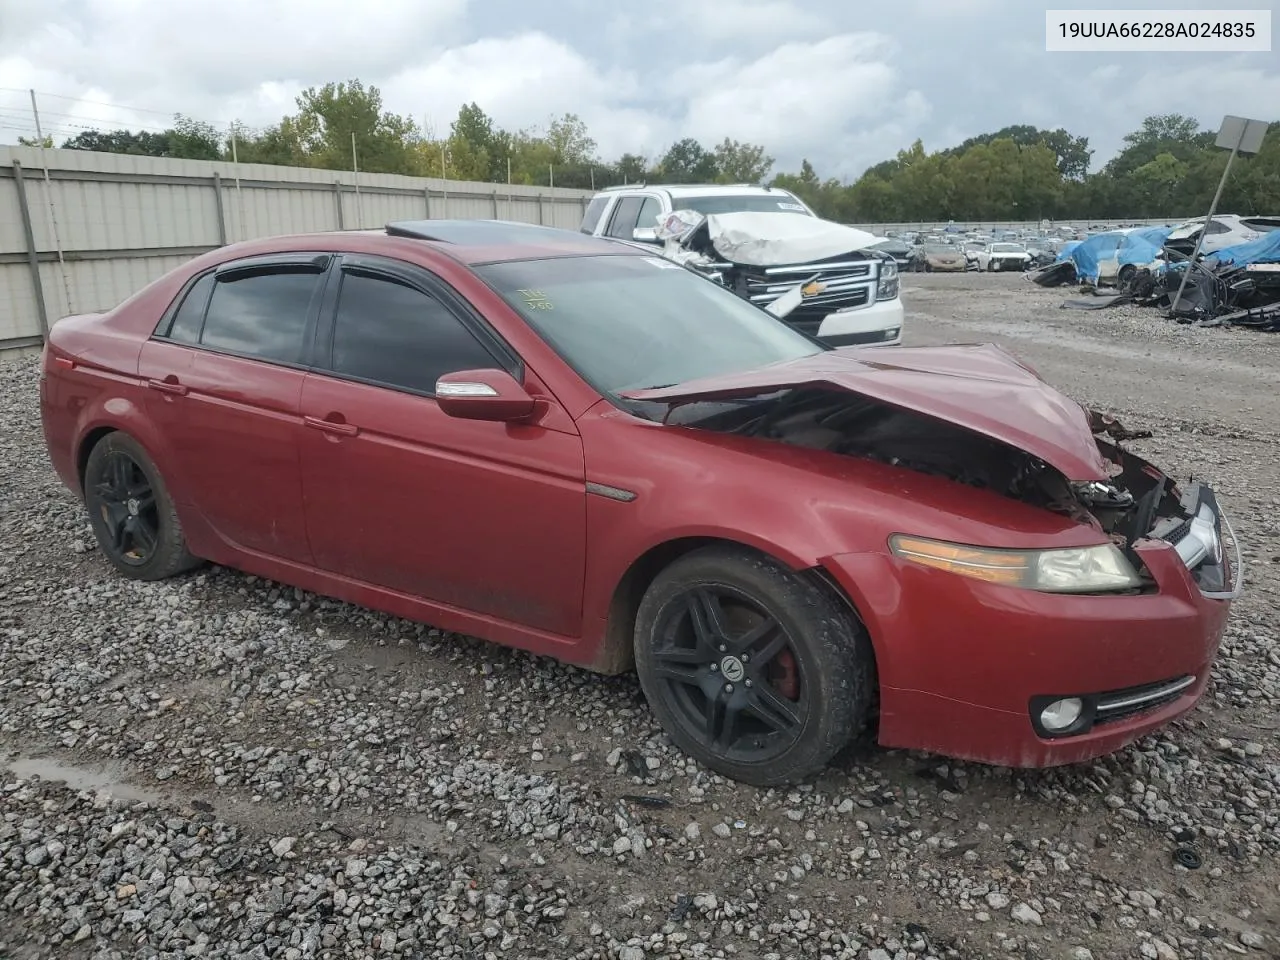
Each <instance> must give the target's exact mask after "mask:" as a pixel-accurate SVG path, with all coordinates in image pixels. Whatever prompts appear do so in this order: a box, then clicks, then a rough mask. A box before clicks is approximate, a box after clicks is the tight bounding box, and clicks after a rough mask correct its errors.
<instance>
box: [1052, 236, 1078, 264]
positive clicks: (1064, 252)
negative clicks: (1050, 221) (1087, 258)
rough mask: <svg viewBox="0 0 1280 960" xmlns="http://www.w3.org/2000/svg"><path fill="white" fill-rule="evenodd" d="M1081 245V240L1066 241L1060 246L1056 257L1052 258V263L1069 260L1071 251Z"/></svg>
mask: <svg viewBox="0 0 1280 960" xmlns="http://www.w3.org/2000/svg"><path fill="white" fill-rule="evenodd" d="M1082 243H1084V241H1083V240H1068V241H1067V242H1066V243H1064V244H1063V245H1062V249H1061V250H1059V251H1058V255H1057V256H1056V257H1055V258H1054V261H1053V262H1054V263H1061V262H1062V261H1063V260H1067V259H1070V257H1071V251H1072V250H1074V249H1075V248H1076V247H1078V246H1080V244H1082Z"/></svg>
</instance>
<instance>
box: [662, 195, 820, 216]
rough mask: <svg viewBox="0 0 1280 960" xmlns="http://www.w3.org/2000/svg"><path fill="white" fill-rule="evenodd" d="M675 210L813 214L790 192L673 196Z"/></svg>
mask: <svg viewBox="0 0 1280 960" xmlns="http://www.w3.org/2000/svg"><path fill="white" fill-rule="evenodd" d="M671 208H672V209H673V210H696V211H698V213H700V214H702V215H703V216H707V217H709V216H711V215H712V214H713V213H777V212H778V211H779V210H785V211H786V212H787V213H803V214H805V215H806V216H812V214H810V213H809V211H808V210H806V209H805V206H804V204H802V203H800V201H798V200H797V199H796V198H795V197H793V196H791V195H790V194H788V193H772V194H762V193H743V194H730V195H729V196H725V195H724V194H716V195H714V196H706V197H672V198H671Z"/></svg>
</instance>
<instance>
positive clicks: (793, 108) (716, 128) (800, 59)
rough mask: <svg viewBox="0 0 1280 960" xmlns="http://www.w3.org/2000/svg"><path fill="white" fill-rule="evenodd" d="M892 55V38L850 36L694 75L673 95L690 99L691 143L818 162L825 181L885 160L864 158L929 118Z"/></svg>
mask: <svg viewBox="0 0 1280 960" xmlns="http://www.w3.org/2000/svg"><path fill="white" fill-rule="evenodd" d="M894 55H895V46H894V44H893V42H892V41H891V40H889V39H888V38H887V37H882V36H879V35H877V34H869V33H865V34H864V33H852V34H844V35H841V36H834V37H827V38H825V39H823V40H819V41H817V42H815V43H805V42H793V43H788V44H784V45H783V46H781V47H779V48H777V49H776V50H774V51H773V52H771V53H768V54H766V55H764V56H762V57H760V58H758V59H756V60H752V61H747V62H739V61H735V60H731V59H730V60H723V61H720V62H718V63H714V64H700V65H696V66H692V67H689V68H687V69H686V70H683V71H680V72H677V73H676V74H674V75H673V76H672V78H671V83H670V85H669V87H668V89H669V90H670V91H671V92H672V93H675V92H676V91H678V90H681V89H684V90H686V91H687V92H688V96H689V105H688V108H687V111H686V114H685V118H684V121H683V124H682V129H683V132H684V134H685V135H686V136H693V137H697V138H699V139H701V140H703V141H706V142H711V141H718V140H720V139H721V138H723V137H733V138H735V139H738V140H746V141H749V142H752V143H763V144H767V145H768V146H769V148H770V150H771V151H773V152H774V155H775V156H777V157H778V159H779V160H782V161H784V162H785V165H791V166H794V165H795V164H796V163H798V160H799V158H800V157H802V156H809V157H815V158H816V157H821V158H822V159H823V160H824V161H825V164H824V165H825V166H826V168H827V171H828V172H830V173H836V172H839V173H845V174H850V173H853V172H860V171H861V169H862V168H864V167H866V166H868V165H870V164H871V163H873V162H875V160H876V159H879V158H878V157H873V156H870V155H868V154H867V153H866V152H865V151H866V150H868V149H869V148H875V147H880V146H881V144H880V143H879V141H880V139H881V137H883V136H885V135H887V134H889V133H891V132H893V131H897V130H900V129H902V128H903V126H904V125H905V124H904V121H907V122H908V123H911V124H914V123H917V122H919V121H920V120H921V119H923V118H924V117H925V116H927V114H928V112H929V108H928V103H927V101H926V100H925V99H924V97H923V95H921V94H920V93H918V92H917V93H913V94H912V95H910V96H908V95H907V91H906V90H905V89H903V85H902V81H901V78H900V77H899V75H898V71H897V70H896V69H895V68H894V66H893V64H892V60H893V57H894ZM893 149H896V146H895V147H894V148H893ZM833 154H834V155H833ZM833 167H834V168H835V169H833Z"/></svg>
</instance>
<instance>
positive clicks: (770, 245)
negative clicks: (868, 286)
mask: <svg viewBox="0 0 1280 960" xmlns="http://www.w3.org/2000/svg"><path fill="white" fill-rule="evenodd" d="M707 232H708V235H709V236H710V238H711V245H712V246H713V247H715V249H716V252H717V253H718V254H720V256H722V257H724V258H725V259H726V260H729V261H731V262H733V263H741V264H745V265H747V266H755V267H772V266H777V265H779V264H791V263H809V262H811V261H814V260H825V259H826V258H828V257H838V256H840V255H841V254H843V253H851V252H853V251H855V250H866V249H868V248H871V247H873V246H874V245H875V244H876V243H877V242H879V241H881V240H883V239H884V238H883V237H877V236H875V235H874V234H870V233H867V232H866V231H865V230H858V229H856V228H854V227H846V226H845V225H844V224H841V223H832V222H831V221H830V220H822V219H820V218H818V217H810V216H808V215H806V214H803V213H785V212H781V211H779V212H777V213H773V212H768V213H758V212H748V213H714V214H712V215H711V216H709V217H707Z"/></svg>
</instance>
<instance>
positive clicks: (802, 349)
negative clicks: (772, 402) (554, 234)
mask: <svg viewBox="0 0 1280 960" xmlns="http://www.w3.org/2000/svg"><path fill="white" fill-rule="evenodd" d="M476 273H478V274H479V275H480V276H481V277H482V278H483V279H484V280H485V281H486V282H487V283H488V284H489V285H490V286H491V287H493V288H494V289H495V290H497V292H498V293H499V295H501V297H502V298H503V299H504V300H506V302H507V303H508V304H510V305H511V307H512V308H513V309H514V310H515V311H516V312H517V313H518V314H520V316H521V317H523V318H524V319H525V321H526V322H528V324H529V325H530V326H531V327H533V329H534V330H536V331H537V332H538V334H539V335H540V336H541V337H542V338H543V339H544V340H546V341H547V343H549V344H550V345H551V346H552V348H553V349H555V351H556V352H557V353H559V354H560V356H562V357H563V358H564V359H565V361H566V362H568V363H569V365H570V366H572V367H573V368H574V369H575V370H577V371H578V373H579V374H581V375H582V377H583V378H584V379H585V380H586V381H587V382H588V383H590V384H591V385H592V386H594V387H595V388H596V389H597V390H599V391H600V392H601V393H604V394H619V393H622V392H624V391H626V390H638V389H641V388H644V387H665V386H670V385H673V384H677V383H684V382H685V381H686V380H694V379H697V378H699V377H709V376H714V375H716V374H721V373H733V372H737V371H740V370H752V369H755V368H756V367H763V366H766V365H768V364H771V363H780V362H782V361H784V360H794V359H796V358H798V357H805V356H809V355H811V354H815V353H819V352H821V351H822V350H823V349H825V348H823V347H821V346H819V345H818V344H817V343H815V342H814V341H812V340H810V339H808V338H807V337H805V336H802V335H801V334H799V333H797V332H796V331H795V330H792V329H791V328H790V327H788V326H787V325H786V324H784V323H783V322H782V321H781V320H777V319H775V318H774V317H772V316H771V315H770V314H768V313H765V312H764V311H763V310H761V309H759V308H758V307H754V306H752V305H751V304H749V303H747V302H746V301H745V300H742V299H740V298H739V297H737V296H736V295H735V294H733V293H731V292H730V291H728V290H726V289H725V288H724V287H721V286H719V285H718V284H716V283H715V282H713V281H711V280H707V279H705V278H703V277H700V276H698V275H696V274H694V273H692V272H691V271H689V270H686V269H685V268H684V267H681V266H679V265H677V264H674V263H672V262H671V261H669V260H664V259H662V258H661V257H631V256H602V257H562V258H556V259H549V260H520V261H514V262H508V263H493V264H488V265H487V266H481V267H477V268H476Z"/></svg>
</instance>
